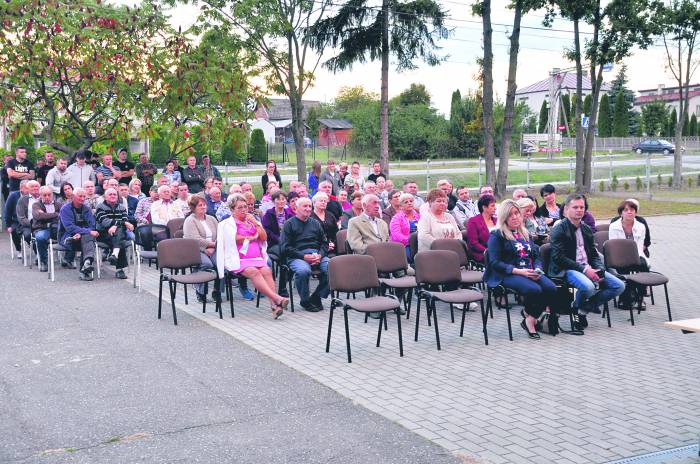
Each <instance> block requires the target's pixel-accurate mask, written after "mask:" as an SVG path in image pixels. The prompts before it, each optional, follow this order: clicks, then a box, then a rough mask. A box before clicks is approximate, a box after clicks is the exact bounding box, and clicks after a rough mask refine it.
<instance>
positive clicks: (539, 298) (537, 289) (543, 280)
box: [503, 275, 557, 317]
mask: <svg viewBox="0 0 700 464" xmlns="http://www.w3.org/2000/svg"><path fill="white" fill-rule="evenodd" d="M503 286H504V287H507V288H510V289H512V290H515V291H516V292H518V294H519V295H521V296H523V297H524V298H525V312H526V313H527V314H528V315H530V316H532V317H540V314H542V311H543V310H544V308H545V307H546V306H547V304H548V300H550V301H551V297H552V296H553V295H554V294H555V293H556V291H557V286H556V285H554V282H552V281H551V280H549V278H547V277H546V276H540V279H539V280H532V279H528V278H527V277H525V276H521V275H507V276H505V277H504V278H503Z"/></svg>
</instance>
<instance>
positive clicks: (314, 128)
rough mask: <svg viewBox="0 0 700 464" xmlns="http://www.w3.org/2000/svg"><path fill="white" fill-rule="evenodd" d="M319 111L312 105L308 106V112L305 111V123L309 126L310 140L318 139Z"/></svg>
mask: <svg viewBox="0 0 700 464" xmlns="http://www.w3.org/2000/svg"><path fill="white" fill-rule="evenodd" d="M318 113H319V111H318V110H317V109H316V107H314V106H312V107H311V108H309V111H308V113H306V125H307V126H309V132H308V133H309V135H310V136H311V139H312V140H318V130H319V128H320V127H321V124H320V123H319V122H318V118H319V114H318Z"/></svg>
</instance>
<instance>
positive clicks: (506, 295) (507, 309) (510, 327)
mask: <svg viewBox="0 0 700 464" xmlns="http://www.w3.org/2000/svg"><path fill="white" fill-rule="evenodd" d="M505 299H506V306H505V309H506V320H507V321H508V338H509V339H510V341H511V342H512V341H513V327H512V325H511V323H510V309H509V306H508V292H507V291H506V294H505Z"/></svg>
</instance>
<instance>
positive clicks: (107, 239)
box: [97, 227, 129, 269]
mask: <svg viewBox="0 0 700 464" xmlns="http://www.w3.org/2000/svg"><path fill="white" fill-rule="evenodd" d="M97 240H99V241H100V242H101V243H106V244H107V245H109V248H110V252H111V250H112V249H114V248H119V254H118V255H117V269H124V268H125V267H127V265H128V264H129V262H128V260H127V257H126V256H127V255H126V245H127V244H128V243H129V242H128V240H126V231H125V229H124V228H123V227H118V228H117V231H116V232H115V233H114V235H109V234H108V233H107V231H106V230H103V231H100V236H99V237H98V239H97Z"/></svg>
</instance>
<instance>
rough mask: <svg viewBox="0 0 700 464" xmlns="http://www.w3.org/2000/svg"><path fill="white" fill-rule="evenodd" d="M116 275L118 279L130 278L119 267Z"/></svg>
mask: <svg viewBox="0 0 700 464" xmlns="http://www.w3.org/2000/svg"><path fill="white" fill-rule="evenodd" d="M114 277H116V278H117V279H128V277H127V276H126V273H125V272H124V270H123V269H117V273H116V274H115V276H114Z"/></svg>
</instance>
